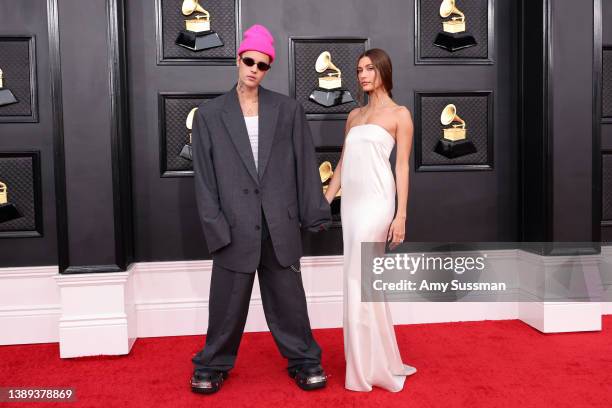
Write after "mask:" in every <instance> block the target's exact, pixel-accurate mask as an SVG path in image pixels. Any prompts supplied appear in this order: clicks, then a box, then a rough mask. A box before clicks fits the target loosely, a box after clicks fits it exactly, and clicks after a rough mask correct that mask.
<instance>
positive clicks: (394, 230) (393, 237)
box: [387, 217, 406, 250]
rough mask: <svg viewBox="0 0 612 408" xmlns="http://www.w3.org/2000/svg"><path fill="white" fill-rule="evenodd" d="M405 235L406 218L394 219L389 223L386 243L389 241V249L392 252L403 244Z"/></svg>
mask: <svg viewBox="0 0 612 408" xmlns="http://www.w3.org/2000/svg"><path fill="white" fill-rule="evenodd" d="M405 235H406V217H395V219H394V220H393V222H392V223H391V227H390V228H389V233H388V234H387V242H388V241H391V244H389V249H392V250H393V249H395V248H397V247H398V246H399V245H400V244H401V243H402V242H404V237H405Z"/></svg>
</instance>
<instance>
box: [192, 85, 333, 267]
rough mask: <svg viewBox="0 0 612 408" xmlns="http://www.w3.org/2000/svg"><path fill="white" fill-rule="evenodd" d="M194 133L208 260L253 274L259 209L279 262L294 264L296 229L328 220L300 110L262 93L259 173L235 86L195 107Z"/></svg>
mask: <svg viewBox="0 0 612 408" xmlns="http://www.w3.org/2000/svg"><path fill="white" fill-rule="evenodd" d="M192 132H193V133H192V143H193V168H194V173H195V178H194V180H195V194H196V201H197V206H198V211H199V215H200V220H201V222H202V227H203V230H204V236H205V238H206V244H207V246H208V251H209V253H210V254H211V256H212V258H213V261H214V262H216V263H218V264H219V265H221V266H223V267H225V268H227V269H230V270H233V271H237V272H254V271H255V269H256V268H257V266H258V265H259V258H260V253H261V240H262V231H261V228H262V221H263V220H262V208H263V211H264V213H265V217H266V220H267V224H268V227H269V231H270V236H271V239H272V244H273V246H274V251H275V253H276V257H277V258H278V261H279V263H280V264H281V265H282V266H285V267H288V266H290V265H292V264H295V263H296V262H298V261H299V258H300V257H301V256H302V241H301V233H300V227H301V228H306V229H308V230H310V231H316V230H320V229H327V227H328V226H329V224H330V223H331V210H330V207H329V204H328V202H327V200H326V199H325V196H324V195H323V191H322V188H321V178H320V176H319V172H318V168H317V162H316V157H315V149H314V144H313V141H312V135H311V133H310V128H309V126H308V123H307V121H306V116H305V115H304V109H303V108H302V105H301V104H300V103H298V102H297V101H295V100H294V99H291V98H289V97H288V96H285V95H281V94H279V93H276V92H273V91H270V90H267V89H264V88H263V87H260V88H259V144H258V146H259V147H258V150H259V151H258V170H259V172H258V171H257V169H256V168H255V160H254V159H253V151H252V149H251V144H250V142H249V136H248V134H247V130H246V125H245V122H244V117H243V113H242V110H241V108H240V103H239V101H238V94H237V92H236V87H234V88H233V89H232V90H231V91H229V92H228V93H226V94H223V95H221V96H219V97H217V98H215V99H213V100H210V101H208V102H204V103H202V104H201V105H200V106H199V109H198V110H197V111H196V115H195V117H194V122H193V130H192Z"/></svg>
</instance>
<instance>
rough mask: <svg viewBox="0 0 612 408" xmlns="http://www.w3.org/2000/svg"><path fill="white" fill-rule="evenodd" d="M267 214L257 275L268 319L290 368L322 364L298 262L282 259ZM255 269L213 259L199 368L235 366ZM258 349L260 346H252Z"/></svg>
mask: <svg viewBox="0 0 612 408" xmlns="http://www.w3.org/2000/svg"><path fill="white" fill-rule="evenodd" d="M266 224H267V223H266V222H265V217H264V219H263V228H262V245H261V259H260V263H259V267H258V268H257V277H258V279H259V287H260V290H261V299H262V303H263V308H264V313H265V316H266V322H267V323H268V327H269V329H270V331H271V332H272V336H273V337H274V341H275V342H276V345H277V347H278V349H279V350H280V352H281V354H282V356H283V357H285V358H286V359H287V360H288V366H287V369H292V368H294V367H297V366H300V365H302V364H320V362H321V349H320V347H319V345H318V344H317V343H316V341H315V340H314V338H313V336H312V332H311V329H310V320H309V318H308V310H307V308H306V295H305V293H304V286H303V285H302V276H301V272H300V269H299V267H300V265H299V262H298V263H296V264H294V265H291V266H290V267H283V266H281V265H280V264H279V262H278V259H277V257H276V254H275V253H274V247H273V245H272V241H271V239H270V235H269V232H268V228H267V225H266ZM254 280H255V274H254V273H242V272H235V271H231V270H229V269H227V268H224V267H222V266H220V265H216V264H215V262H214V261H213V268H212V277H211V282H210V297H209V317H208V330H207V335H206V344H205V346H204V348H203V349H202V350H200V351H199V352H198V353H197V354H196V355H195V356H194V357H193V359H192V362H193V364H194V366H195V368H196V369H197V370H201V371H208V370H222V371H229V370H231V369H232V368H233V367H234V363H235V361H236V355H237V354H238V347H239V345H240V340H241V338H242V333H243V331H244V325H245V323H246V319H247V313H248V310H249V301H250V298H251V291H252V289H253V282H254ZM250 352H251V353H253V354H257V350H251V351H250Z"/></svg>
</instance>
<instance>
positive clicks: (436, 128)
mask: <svg viewBox="0 0 612 408" xmlns="http://www.w3.org/2000/svg"><path fill="white" fill-rule="evenodd" d="M449 103H452V104H455V106H456V107H457V115H459V117H460V118H462V119H463V120H465V122H466V129H467V138H468V139H469V140H471V141H472V143H474V145H475V146H476V149H477V151H476V153H471V154H468V155H465V156H461V157H457V158H454V159H448V158H446V157H444V156H442V155H440V154H438V153H436V152H435V151H434V148H435V146H436V143H437V142H438V140H439V139H440V138H442V137H443V129H444V127H445V126H443V125H442V123H440V114H441V113H442V110H443V109H444V107H445V106H446V105H448V104H449ZM488 113H489V112H488V98H487V96H452V94H448V95H441V96H423V97H422V98H421V112H419V113H418V119H419V126H418V128H419V130H420V134H417V135H415V137H420V141H421V148H422V151H421V154H422V156H421V157H422V160H421V164H422V165H448V164H488V161H489V160H488V157H487V147H488V146H487V145H488V134H487V133H488V123H487V121H488Z"/></svg>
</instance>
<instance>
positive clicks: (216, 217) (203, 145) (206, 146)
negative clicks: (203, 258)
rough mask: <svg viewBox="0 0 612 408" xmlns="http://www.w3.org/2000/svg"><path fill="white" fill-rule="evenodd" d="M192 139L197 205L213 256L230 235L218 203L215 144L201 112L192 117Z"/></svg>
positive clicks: (228, 241)
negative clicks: (213, 145) (212, 142)
mask: <svg viewBox="0 0 612 408" xmlns="http://www.w3.org/2000/svg"><path fill="white" fill-rule="evenodd" d="M191 136H192V149H193V171H194V182H195V197H196V203H197V206H198V213H199V216H200V221H201V222H202V229H203V230H204V237H205V238H206V245H207V246H208V252H209V253H213V252H214V251H216V250H218V249H220V248H222V247H224V246H226V245H228V244H229V243H230V242H231V235H230V227H229V224H228V222H227V220H226V219H225V215H224V214H223V212H222V211H221V207H220V204H219V191H218V189H217V177H216V174H215V166H214V161H213V155H212V144H211V139H210V134H209V132H208V128H207V126H206V122H205V120H204V117H203V116H202V112H201V111H200V109H198V110H197V111H196V115H195V117H194V118H193V128H192V135H191Z"/></svg>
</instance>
